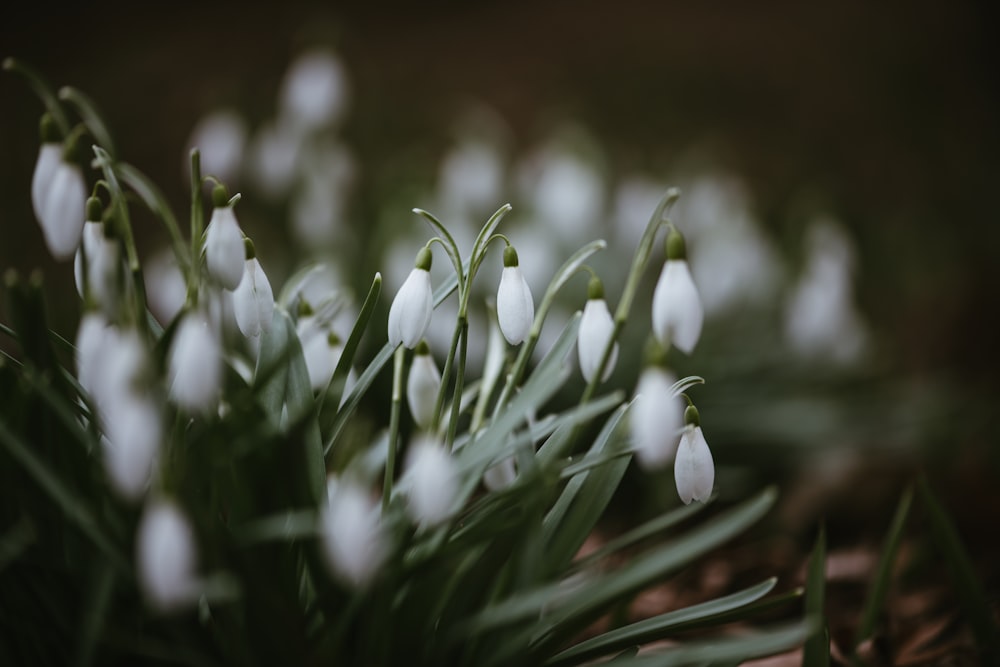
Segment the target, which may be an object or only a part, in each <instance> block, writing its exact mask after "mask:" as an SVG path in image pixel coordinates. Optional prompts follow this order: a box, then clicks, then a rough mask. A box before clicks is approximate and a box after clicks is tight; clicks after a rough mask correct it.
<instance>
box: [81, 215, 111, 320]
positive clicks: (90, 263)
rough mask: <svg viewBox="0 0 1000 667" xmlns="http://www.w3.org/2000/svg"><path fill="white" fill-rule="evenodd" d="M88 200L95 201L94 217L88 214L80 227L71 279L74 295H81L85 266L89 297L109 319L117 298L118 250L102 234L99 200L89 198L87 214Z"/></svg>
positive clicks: (102, 224) (103, 233) (102, 226)
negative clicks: (73, 281)
mask: <svg viewBox="0 0 1000 667" xmlns="http://www.w3.org/2000/svg"><path fill="white" fill-rule="evenodd" d="M91 201H93V202H96V207H97V209H98V210H97V215H96V216H92V215H89V214H88V215H87V218H88V221H87V222H86V223H84V225H83V237H82V238H81V243H80V247H79V248H78V249H77V251H76V259H75V260H74V262H73V277H74V278H75V279H76V290H77V292H79V294H80V296H81V297H82V296H84V294H83V288H84V279H83V278H84V275H83V266H84V264H86V265H87V276H86V277H87V280H86V283H87V289H88V291H89V296H90V297H91V298H93V299H94V301H95V302H96V303H97V304H98V305H99V306H101V308H102V309H103V310H104V312H105V313H106V314H107V315H108V316H109V317H110V316H113V315H114V313H115V311H116V310H117V308H118V305H119V300H120V298H121V289H120V282H119V281H120V278H121V276H120V275H119V270H120V268H121V263H122V260H121V249H120V246H119V245H118V241H116V240H115V239H113V238H109V237H108V236H107V235H106V234H105V231H106V230H105V227H104V223H102V222H100V212H99V208H100V201H99V200H97V199H96V198H94V197H91V199H90V200H88V204H87V207H88V211H89V210H90V209H91V208H93V207H92V206H91V204H90V202H91Z"/></svg>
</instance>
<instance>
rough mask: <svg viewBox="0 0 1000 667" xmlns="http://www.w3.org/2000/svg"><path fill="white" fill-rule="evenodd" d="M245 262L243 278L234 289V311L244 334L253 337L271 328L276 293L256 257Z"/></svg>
mask: <svg viewBox="0 0 1000 667" xmlns="http://www.w3.org/2000/svg"><path fill="white" fill-rule="evenodd" d="M244 264H245V270H244V274H243V280H241V281H240V284H239V285H237V287H236V289H235V290H233V313H234V314H235V316H236V324H237V326H239V328H240V331H241V332H242V333H243V335H244V336H246V337H247V338H253V337H255V336H258V335H260V332H261V331H262V330H263V331H269V330H270V329H271V319H272V313H273V311H274V293H273V292H272V291H271V283H270V282H268V280H267V276H266V275H264V271H263V270H262V269H261V268H260V263H259V262H258V261H257V258H256V257H254V258H253V259H248V260H246V262H245V263H244Z"/></svg>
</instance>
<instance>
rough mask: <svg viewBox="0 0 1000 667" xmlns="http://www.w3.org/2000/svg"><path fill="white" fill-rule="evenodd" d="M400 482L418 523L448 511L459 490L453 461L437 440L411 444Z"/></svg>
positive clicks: (438, 519)
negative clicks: (404, 475)
mask: <svg viewBox="0 0 1000 667" xmlns="http://www.w3.org/2000/svg"><path fill="white" fill-rule="evenodd" d="M403 484H404V486H405V489H406V496H407V499H408V500H409V505H408V508H409V510H410V513H411V514H412V515H413V518H414V519H415V520H416V521H417V522H418V523H421V524H424V525H434V524H436V523H440V522H441V521H443V520H444V519H446V518H447V517H448V515H449V514H450V513H451V506H452V502H453V501H454V500H455V495H456V493H457V492H458V481H457V479H456V478H455V463H454V461H452V459H451V455H450V454H448V452H446V451H445V450H444V448H443V447H442V446H441V445H439V444H438V443H436V442H434V441H433V440H430V439H427V438H419V439H418V440H416V441H415V442H413V443H411V445H410V451H409V452H408V453H407V457H406V480H405V481H404V482H403Z"/></svg>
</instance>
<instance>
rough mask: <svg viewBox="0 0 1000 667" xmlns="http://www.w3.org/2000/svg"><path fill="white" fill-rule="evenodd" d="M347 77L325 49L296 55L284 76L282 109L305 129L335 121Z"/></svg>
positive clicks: (341, 107)
mask: <svg viewBox="0 0 1000 667" xmlns="http://www.w3.org/2000/svg"><path fill="white" fill-rule="evenodd" d="M347 96H348V90H347V76H346V73H345V71H344V66H343V65H342V64H341V62H340V60H338V59H337V57H336V56H334V55H333V54H332V53H330V52H328V51H314V52H312V53H307V54H305V55H303V56H300V57H299V58H298V59H297V60H296V61H295V62H294V63H293V64H292V67H291V69H289V71H288V73H287V74H286V75H285V80H284V83H283V85H282V91H281V105H282V111H283V112H285V113H287V114H288V116H290V117H291V118H293V119H294V120H295V121H297V122H298V123H301V124H302V125H303V126H304V127H305V128H306V129H315V128H318V127H322V126H323V125H326V124H327V123H331V122H333V121H335V120H336V119H337V118H338V117H339V116H340V115H341V114H342V113H343V112H344V109H345V107H346V104H347Z"/></svg>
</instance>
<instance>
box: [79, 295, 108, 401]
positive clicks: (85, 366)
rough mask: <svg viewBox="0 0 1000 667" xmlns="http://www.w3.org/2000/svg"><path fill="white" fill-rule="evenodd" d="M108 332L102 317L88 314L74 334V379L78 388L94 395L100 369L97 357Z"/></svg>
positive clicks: (105, 321) (92, 313)
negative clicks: (80, 387) (78, 385)
mask: <svg viewBox="0 0 1000 667" xmlns="http://www.w3.org/2000/svg"><path fill="white" fill-rule="evenodd" d="M107 331H108V322H107V320H105V319H104V316H103V315H101V314H99V313H95V312H88V313H86V314H85V315H84V316H83V318H82V319H81V320H80V327H79V329H77V332H76V377H77V379H78V380H79V381H80V386H82V387H83V388H84V389H86V390H87V392H88V393H90V394H93V393H94V386H95V380H96V377H97V374H98V370H99V368H100V361H99V356H100V354H101V347H102V345H103V343H104V340H105V337H106V335H107Z"/></svg>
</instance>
